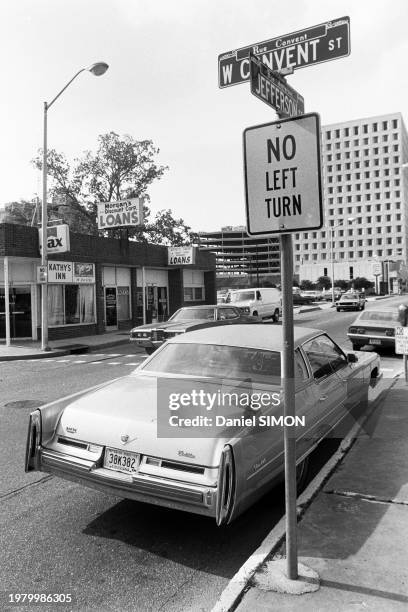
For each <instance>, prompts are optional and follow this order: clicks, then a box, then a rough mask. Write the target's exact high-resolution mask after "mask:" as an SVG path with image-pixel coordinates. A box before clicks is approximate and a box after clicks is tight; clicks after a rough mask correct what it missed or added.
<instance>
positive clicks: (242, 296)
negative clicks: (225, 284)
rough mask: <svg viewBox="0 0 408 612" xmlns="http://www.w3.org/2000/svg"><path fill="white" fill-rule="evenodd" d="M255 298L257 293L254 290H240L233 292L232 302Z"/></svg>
mask: <svg viewBox="0 0 408 612" xmlns="http://www.w3.org/2000/svg"><path fill="white" fill-rule="evenodd" d="M254 299H255V293H254V292H253V291H240V292H239V293H232V294H231V302H246V301H248V300H254Z"/></svg>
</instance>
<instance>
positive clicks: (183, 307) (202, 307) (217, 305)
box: [179, 304, 228, 310]
mask: <svg viewBox="0 0 408 612" xmlns="http://www.w3.org/2000/svg"><path fill="white" fill-rule="evenodd" d="M227 306H228V304H227ZM223 307H224V308H225V304H200V305H199V306H181V307H180V308H179V310H184V309H185V308H188V309H189V310H190V309H192V310H204V309H205V308H223Z"/></svg>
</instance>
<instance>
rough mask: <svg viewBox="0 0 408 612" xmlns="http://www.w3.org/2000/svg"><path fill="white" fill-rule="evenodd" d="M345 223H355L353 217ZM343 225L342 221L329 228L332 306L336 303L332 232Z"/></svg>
mask: <svg viewBox="0 0 408 612" xmlns="http://www.w3.org/2000/svg"><path fill="white" fill-rule="evenodd" d="M347 221H348V222H349V223H353V221H355V218H354V217H348V218H347ZM342 225H343V220H341V221H340V222H339V223H337V225H333V226H332V227H330V228H329V229H330V259H331V281H332V304H334V302H335V301H336V300H335V298H334V252H333V249H334V247H333V242H334V230H335V229H337V228H338V227H341V226H342Z"/></svg>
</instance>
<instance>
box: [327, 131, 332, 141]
mask: <svg viewBox="0 0 408 612" xmlns="http://www.w3.org/2000/svg"><path fill="white" fill-rule="evenodd" d="M326 138H327V140H330V138H331V132H330V131H329V130H328V131H327V132H326Z"/></svg>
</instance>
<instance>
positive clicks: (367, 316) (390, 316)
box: [359, 310, 398, 321]
mask: <svg viewBox="0 0 408 612" xmlns="http://www.w3.org/2000/svg"><path fill="white" fill-rule="evenodd" d="M359 319H360V321H398V312H386V311H379V310H366V312H365V313H364V314H362V315H361V316H360V317H359Z"/></svg>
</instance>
